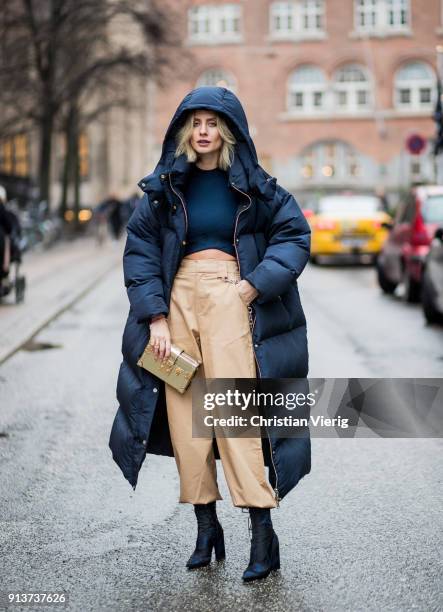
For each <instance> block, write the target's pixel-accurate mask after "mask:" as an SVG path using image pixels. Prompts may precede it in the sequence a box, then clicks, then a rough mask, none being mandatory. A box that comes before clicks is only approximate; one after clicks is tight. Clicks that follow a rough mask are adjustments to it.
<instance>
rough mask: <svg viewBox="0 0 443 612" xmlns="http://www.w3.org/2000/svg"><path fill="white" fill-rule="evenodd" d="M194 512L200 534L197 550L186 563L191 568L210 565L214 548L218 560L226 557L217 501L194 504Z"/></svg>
mask: <svg viewBox="0 0 443 612" xmlns="http://www.w3.org/2000/svg"><path fill="white" fill-rule="evenodd" d="M194 512H195V516H196V517H197V524H198V534H197V542H196V545H195V550H194V552H193V553H192V555H191V556H190V558H189V560H188V562H187V563H186V566H187V567H188V568H189V569H194V568H195V567H203V566H205V565H209V563H210V562H211V556H212V549H213V548H214V550H215V558H216V559H217V561H220V560H221V559H224V558H225V540H224V535H223V528H222V526H221V525H220V523H219V521H218V519H217V514H216V508H215V501H213V502H211V503H209V504H196V505H194Z"/></svg>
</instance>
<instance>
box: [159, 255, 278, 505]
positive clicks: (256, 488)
mask: <svg viewBox="0 0 443 612" xmlns="http://www.w3.org/2000/svg"><path fill="white" fill-rule="evenodd" d="M226 281H228V282H226ZM229 281H230V282H229ZM238 281H240V274H239V270H238V265H237V262H236V261H234V260H218V259H186V258H184V259H183V260H182V262H181V265H180V267H179V270H178V271H177V274H176V276H175V278H174V284H173V287H172V293H171V302H170V311H169V315H168V322H169V329H170V331H171V342H172V343H173V344H176V345H177V346H179V347H180V348H183V349H184V350H185V351H186V352H187V353H189V354H190V355H191V356H192V357H194V358H196V359H198V360H200V361H202V365H201V366H200V367H199V369H198V372H197V374H196V377H197V376H203V377H206V378H255V377H256V370H255V360H254V351H253V347H252V336H251V331H250V327H249V318H248V308H247V304H246V303H245V302H244V301H243V299H242V298H241V296H240V293H239V291H238V289H237V286H236V284H235V283H236V282H238ZM192 385H193V383H191V384H190V386H189V387H188V389H187V390H186V392H185V393H184V394H180V393H179V392H178V391H176V390H175V389H173V388H172V387H171V386H170V385H166V386H165V389H166V406H167V414H168V422H169V428H170V432H171V439H172V446H173V449H174V456H175V461H176V464H177V469H178V472H179V475H180V498H179V502H181V503H191V504H207V503H209V502H211V501H214V500H217V499H223V498H222V496H221V495H220V491H219V489H218V485H217V469H216V462H215V458H214V452H213V446H212V439H211V438H209V437H208V438H193V437H192ZM215 435H216V436H217V428H215ZM217 446H218V449H219V452H220V458H221V462H222V465H223V471H224V474H225V477H226V481H227V484H228V488H229V492H230V495H231V498H232V503H233V505H234V506H237V507H248V506H254V507H259V508H274V507H275V506H276V502H275V498H274V494H273V490H272V487H271V485H270V484H269V482H268V480H267V477H266V471H265V469H266V468H265V465H264V461H263V453H262V447H261V438H259V437H256V438H239V437H237V438H234V437H217Z"/></svg>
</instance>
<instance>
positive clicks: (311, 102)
mask: <svg viewBox="0 0 443 612" xmlns="http://www.w3.org/2000/svg"><path fill="white" fill-rule="evenodd" d="M326 86H327V81H326V77H325V75H324V73H323V71H322V70H321V69H320V68H318V67H317V66H300V67H299V68H297V69H296V70H295V71H294V72H293V73H292V74H291V76H290V78H289V83H288V102H287V106H288V109H290V110H293V111H301V112H303V113H315V112H319V111H323V110H324V108H325V97H326Z"/></svg>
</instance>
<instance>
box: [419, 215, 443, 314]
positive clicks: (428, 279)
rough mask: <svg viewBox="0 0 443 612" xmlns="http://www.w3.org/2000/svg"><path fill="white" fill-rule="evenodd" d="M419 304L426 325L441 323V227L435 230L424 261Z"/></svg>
mask: <svg viewBox="0 0 443 612" xmlns="http://www.w3.org/2000/svg"><path fill="white" fill-rule="evenodd" d="M421 302H422V306H423V312H424V315H425V317H426V320H427V321H428V323H443V227H439V228H437V230H436V232H435V235H434V239H433V240H432V242H431V247H430V249H429V253H428V255H427V257H426V259H425V264H424V269H423V282H422V294H421Z"/></svg>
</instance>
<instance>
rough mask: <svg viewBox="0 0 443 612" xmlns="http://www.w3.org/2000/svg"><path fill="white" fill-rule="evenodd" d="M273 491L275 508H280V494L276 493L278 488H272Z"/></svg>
mask: <svg viewBox="0 0 443 612" xmlns="http://www.w3.org/2000/svg"><path fill="white" fill-rule="evenodd" d="M274 493H275V501H276V502H277V508H280V496H279V494H278V489H274Z"/></svg>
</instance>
